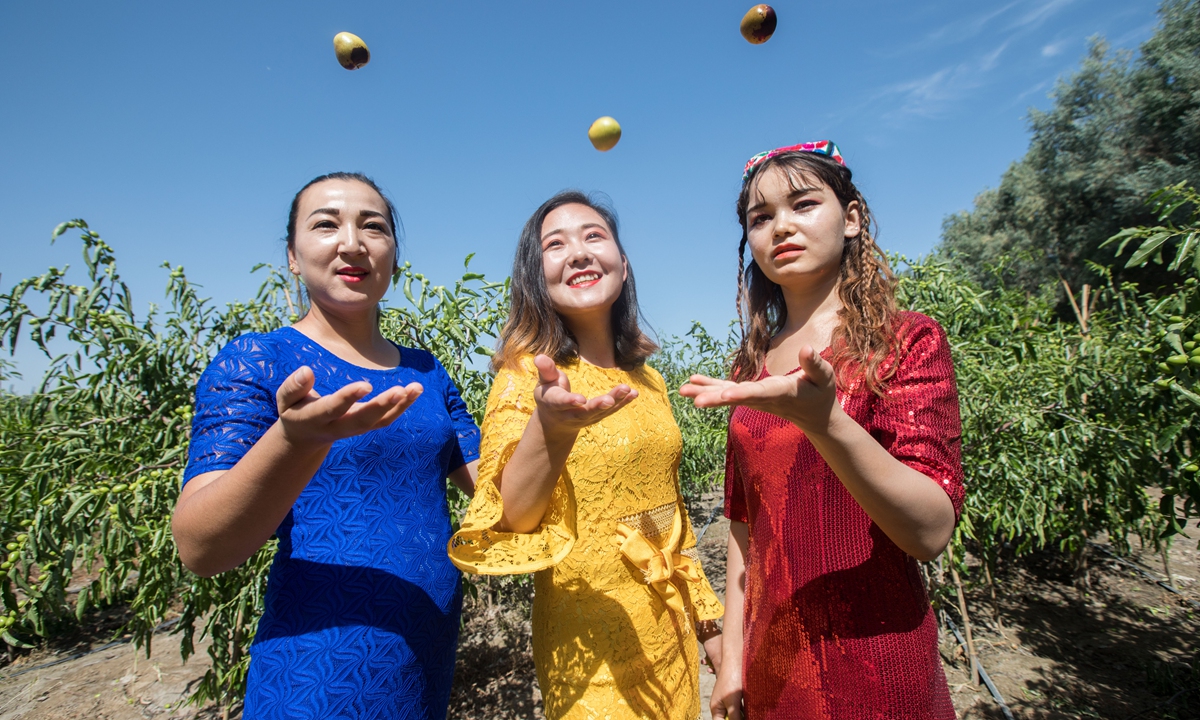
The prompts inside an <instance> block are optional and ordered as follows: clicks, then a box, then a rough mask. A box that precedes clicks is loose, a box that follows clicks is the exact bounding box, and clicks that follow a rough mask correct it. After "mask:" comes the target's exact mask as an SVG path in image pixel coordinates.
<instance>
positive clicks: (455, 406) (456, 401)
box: [438, 362, 479, 472]
mask: <svg viewBox="0 0 1200 720" xmlns="http://www.w3.org/2000/svg"><path fill="white" fill-rule="evenodd" d="M438 369H439V370H441V372H442V377H443V378H444V382H445V383H446V412H448V413H450V421H451V422H453V423H454V434H455V437H457V438H458V452H456V453H454V456H453V457H452V458H451V459H450V467H449V468H448V469H449V470H450V471H451V472H453V471H454V470H457V469H458V468H460V467H462V466H463V465H466V464H467V463H469V462H471V461H472V460H478V459H479V427H478V426H477V425H475V418H473V417H471V411H470V410H468V409H467V404H466V403H465V402H463V399H462V395H461V394H459V392H458V386H457V385H455V384H454V380H453V379H452V378H451V377H450V373H448V372H446V368H444V367H443V366H442V364H441V363H440V362H439V363H438Z"/></svg>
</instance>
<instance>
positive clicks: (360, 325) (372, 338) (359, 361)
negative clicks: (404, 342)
mask: <svg viewBox="0 0 1200 720" xmlns="http://www.w3.org/2000/svg"><path fill="white" fill-rule="evenodd" d="M377 312H378V311H377V310H376V309H374V308H372V309H371V310H370V311H369V312H366V313H362V312H358V313H353V314H342V313H337V312H332V311H330V310H328V309H326V308H322V307H321V306H320V305H319V304H316V303H313V305H312V307H310V308H309V310H308V314H307V315H305V316H304V317H303V318H301V319H300V321H299V322H297V323H296V324H295V325H293V326H292V327H294V328H295V329H296V330H299V331H300V332H301V333H304V334H305V335H307V336H308V337H309V338H311V339H312V340H314V341H316V342H317V343H318V344H319V345H321V346H322V347H324V348H325V349H326V350H329V351H330V352H332V353H333V354H334V355H337V356H338V357H340V358H342V359H343V360H346V361H348V362H350V363H353V364H355V365H363V366H367V367H379V368H393V367H396V365H397V364H398V363H399V358H398V351H397V350H396V347H395V346H394V345H392V344H391V343H390V342H388V341H387V338H385V337H384V336H383V333H382V332H380V331H379V321H378V319H377V317H376V313H377Z"/></svg>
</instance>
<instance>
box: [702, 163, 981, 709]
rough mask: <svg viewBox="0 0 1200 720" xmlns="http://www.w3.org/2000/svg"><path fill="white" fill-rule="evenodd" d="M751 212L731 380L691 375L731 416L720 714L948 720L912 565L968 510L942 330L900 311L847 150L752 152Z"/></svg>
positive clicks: (933, 634)
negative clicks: (845, 155)
mask: <svg viewBox="0 0 1200 720" xmlns="http://www.w3.org/2000/svg"><path fill="white" fill-rule="evenodd" d="M737 209H738V219H739V220H740V222H741V225H742V240H741V246H740V248H739V258H740V260H739V274H738V316H739V317H740V318H741V319H742V327H743V333H742V343H741V347H740V348H739V349H738V352H737V354H736V355H735V357H734V364H733V373H732V380H716V379H713V378H708V377H704V376H700V375H696V376H693V377H692V378H691V381H690V382H689V383H688V384H686V385H684V386H683V387H682V388H681V389H680V393H681V394H683V395H685V396H687V397H690V398H693V400H694V402H695V404H696V406H697V407H719V406H735V409H734V412H733V415H732V417H731V419H730V423H729V442H728V448H727V451H726V452H727V455H726V470H725V498H726V501H725V514H726V515H727V516H728V517H729V519H730V531H729V556H728V574H727V586H726V599H725V639H724V650H723V653H722V654H723V656H724V662H723V663H722V664H721V669H720V673H719V675H718V677H717V681H716V687H715V689H714V691H713V696H712V711H713V717H714V718H729V719H730V720H742V718H749V719H750V720H766V719H767V718H817V719H828V720H863V719H864V718H879V719H880V720H884V719H886V720H896V719H897V718H913V719H920V720H926V719H928V720H942V719H943V718H944V719H946V720H950V719H952V718H954V717H955V713H954V708H953V706H952V705H951V703H950V693H949V688H948V687H947V685H946V677H945V674H944V673H943V671H942V666H941V662H940V659H939V657H938V650H937V625H936V623H935V620H934V615H933V611H932V609H931V607H930V605H929V598H928V596H927V595H926V592H925V587H924V585H923V584H922V582H921V576H920V573H919V571H918V568H917V561H918V560H925V561H927V560H932V559H933V558H935V557H937V556H938V555H939V554H941V552H942V550H943V549H944V548H945V547H946V544H947V543H948V542H949V540H950V535H951V533H952V532H953V530H954V525H955V523H956V522H957V520H958V516H959V513H960V512H961V510H962V501H963V484H962V463H961V455H960V433H961V425H960V422H959V414H958V391H957V388H956V386H955V382H954V368H953V365H952V364H951V360H950V347H949V345H948V343H947V342H946V334H945V332H944V331H943V330H942V328H941V327H940V326H939V325H938V324H937V323H936V322H934V321H933V320H931V319H930V318H928V317H925V316H924V315H920V314H918V313H914V312H902V311H900V310H898V309H897V308H896V304H895V294H894V291H893V290H894V276H893V275H892V273H891V271H890V269H889V268H888V266H887V262H886V258H885V257H884V256H883V254H882V253H881V252H880V250H879V248H878V246H877V245H876V244H875V242H874V240H873V239H872V236H871V229H872V228H871V226H872V217H871V213H870V210H869V209H868V208H867V204H866V201H865V200H864V199H863V196H862V194H861V193H860V192H859V191H858V190H857V189H856V188H855V186H854V184H853V183H852V182H851V175H850V171H849V169H847V168H846V166H845V163H844V162H843V161H842V157H841V154H840V152H839V151H838V149H837V146H836V145H834V144H833V143H831V142H828V141H824V142H819V143H805V144H803V145H797V146H792V147H787V148H780V149H778V150H772V151H770V152H766V153H762V154H760V155H756V156H755V157H753V158H751V160H750V162H748V163H747V164H746V170H745V174H744V176H743V180H742V191H741V195H740V196H739V198H738V205H737ZM747 247H748V248H749V249H750V255H751V258H752V262H751V263H750V264H749V267H748V268H747V267H745V261H744V257H745V250H746V248H747ZM817 348H823V349H822V350H820V351H818V350H817Z"/></svg>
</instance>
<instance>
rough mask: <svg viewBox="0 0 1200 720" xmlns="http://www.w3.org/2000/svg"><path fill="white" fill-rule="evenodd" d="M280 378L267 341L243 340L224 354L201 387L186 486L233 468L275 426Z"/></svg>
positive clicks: (204, 376) (202, 379) (216, 359)
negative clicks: (215, 471) (216, 471)
mask: <svg viewBox="0 0 1200 720" xmlns="http://www.w3.org/2000/svg"><path fill="white" fill-rule="evenodd" d="M279 372H280V369H279V364H278V363H277V362H276V358H275V352H274V345H273V344H272V343H269V342H266V339H265V336H263V335H258V334H250V335H243V336H241V337H239V338H237V339H236V340H234V341H233V342H231V343H229V344H228V345H226V346H225V347H223V348H221V351H220V352H218V353H217V355H216V357H214V358H213V360H212V362H211V363H209V365H208V367H207V368H205V370H204V373H203V374H202V375H201V376H200V381H199V382H198V383H197V384H196V411H195V415H194V417H193V418H192V436H191V441H190V442H189V444H188V464H187V469H186V470H185V471H184V475H183V482H184V483H185V484H186V483H187V481H188V480H191V479H192V478H194V477H196V476H197V475H200V474H203V473H206V472H212V471H214V470H228V469H230V468H232V467H233V466H234V465H236V464H237V463H238V461H239V460H241V459H242V456H243V455H245V454H246V452H247V451H249V450H250V448H251V447H253V446H254V443H256V442H258V440H259V438H261V437H262V436H263V435H264V434H265V433H266V432H267V429H268V428H270V427H271V425H273V424H274V423H275V420H276V419H278V417H279V414H278V409H277V408H276V405H275V390H276V388H277V386H278V385H279V383H281V382H282V381H283V380H282V377H280V378H276V375H278V374H279Z"/></svg>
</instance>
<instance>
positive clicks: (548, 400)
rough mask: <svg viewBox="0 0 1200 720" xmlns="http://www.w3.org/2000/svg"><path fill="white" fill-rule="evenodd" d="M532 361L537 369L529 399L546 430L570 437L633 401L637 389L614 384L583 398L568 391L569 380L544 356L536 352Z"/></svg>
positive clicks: (569, 386) (569, 389)
mask: <svg viewBox="0 0 1200 720" xmlns="http://www.w3.org/2000/svg"><path fill="white" fill-rule="evenodd" d="M533 364H534V365H536V366H537V371H538V385H537V387H536V388H534V391H533V399H534V401H535V402H536V403H537V412H538V417H539V419H540V420H541V422H542V425H543V427H545V428H546V431H547V432H554V433H562V434H567V435H572V436H573V435H575V434H576V433H578V432H579V431H580V430H582V429H583V428H585V427H587V426H588V425H592V424H594V423H598V422H600V421H601V420H603V419H604V418H606V417H608V416H609V415H612V414H613V413H615V412H617V411H618V410H620V409H621V408H623V407H625V406H626V405H628V404H629V403H631V402H633V400H634V399H635V398H636V397H637V395H638V393H637V390H634V389H633V388H631V387H629V386H628V385H618V386H616V387H615V388H613V389H612V390H609V391H608V392H607V393H605V394H604V395H597V396H596V397H594V398H586V397H584V396H582V395H580V394H579V393H573V392H571V380H570V379H569V378H568V377H567V374H566V373H564V372H562V371H561V370H559V369H558V367H557V366H556V365H555V364H554V361H553V360H551V359H550V358H549V357H548V356H546V355H538V356H537V357H535V358H534V359H533Z"/></svg>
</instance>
